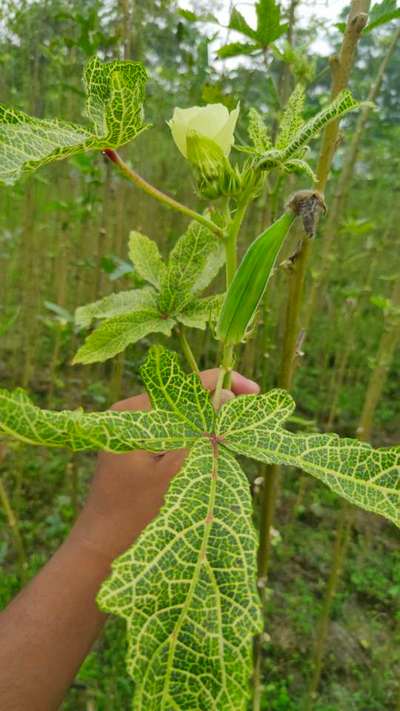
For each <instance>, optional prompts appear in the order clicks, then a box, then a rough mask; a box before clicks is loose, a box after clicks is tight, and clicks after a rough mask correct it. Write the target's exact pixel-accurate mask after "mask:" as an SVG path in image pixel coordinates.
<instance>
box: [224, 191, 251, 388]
mask: <svg viewBox="0 0 400 711" xmlns="http://www.w3.org/2000/svg"><path fill="white" fill-rule="evenodd" d="M248 205H249V195H247V194H246V195H245V196H244V197H243V199H242V200H241V201H240V202H239V204H238V206H237V209H236V212H235V216H234V217H233V219H232V220H231V222H230V225H229V227H228V231H227V235H226V237H225V273H226V289H227V290H228V289H229V287H230V285H231V283H232V281H233V277H234V276H235V273H236V269H237V238H238V235H239V232H240V228H241V226H242V222H243V219H244V216H245V214H246V210H247V208H248ZM233 356H234V349H233V346H228V345H225V344H223V353H222V364H221V369H223V371H224V377H223V387H225V388H227V389H230V387H231V379H232V378H231V374H232V368H233Z"/></svg>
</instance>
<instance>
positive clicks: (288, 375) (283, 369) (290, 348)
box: [253, 0, 370, 711]
mask: <svg viewBox="0 0 400 711" xmlns="http://www.w3.org/2000/svg"><path fill="white" fill-rule="evenodd" d="M369 5H370V2H369V0H352V2H351V7H350V13H349V16H348V20H347V26H346V31H345V34H344V37H343V43H342V47H341V50H340V53H339V56H338V57H335V58H334V60H333V61H332V91H331V98H332V99H334V98H335V97H336V96H337V95H338V94H339V92H340V91H341V90H342V89H344V88H345V87H346V86H347V83H348V80H349V76H350V71H351V68H352V64H353V60H354V55H355V51H356V47H357V43H358V40H359V38H360V36H361V32H362V30H363V28H364V27H365V24H366V22H367V19H368V14H367V13H368V9H369ZM338 131H339V121H333V122H332V123H330V124H328V126H327V127H326V128H325V130H324V133H323V139H322V146H321V151H320V156H319V161H318V168H317V181H316V188H317V189H318V190H320V191H321V192H324V190H325V187H326V183H327V180H328V175H329V171H330V168H331V164H332V159H333V155H334V152H335V149H336V145H337V137H338ZM310 252H311V240H309V239H308V238H305V237H303V240H302V243H301V246H300V249H299V251H298V253H297V254H296V261H295V264H294V270H293V272H292V275H291V279H290V285H289V294H288V303H287V309H286V321H285V330H284V341H283V351H282V360H281V366H280V371H279V386H280V387H283V388H285V389H288V390H289V389H290V387H291V384H292V379H293V374H294V369H295V359H296V348H297V341H298V336H299V333H300V329H299V317H300V309H301V305H302V302H303V295H304V281H305V273H306V267H307V262H308V258H309V255H310ZM261 473H262V476H263V479H264V485H263V488H262V498H261V503H260V547H259V552H258V581H259V585H261V588H260V590H261V601H262V604H263V606H264V605H265V587H266V584H267V580H268V570H269V563H270V553H271V542H270V539H271V533H270V532H271V527H272V525H273V521H274V514H275V509H276V501H277V495H278V489H279V478H280V466H279V465H276V464H274V465H271V466H265V465H264V466H263V468H262V470H261ZM261 657H262V643H261V639H260V638H259V637H258V638H256V642H255V659H254V668H255V675H256V677H257V674H258V676H259V677H260V674H261ZM260 683H261V680H260V678H258V679H257V678H255V682H254V687H255V692H254V693H255V695H256V694H257V697H258V699H259V698H260V693H259V692H256V690H257V685H258V686H259V685H260ZM253 711H260V701H259V700H258V704H257V705H253Z"/></svg>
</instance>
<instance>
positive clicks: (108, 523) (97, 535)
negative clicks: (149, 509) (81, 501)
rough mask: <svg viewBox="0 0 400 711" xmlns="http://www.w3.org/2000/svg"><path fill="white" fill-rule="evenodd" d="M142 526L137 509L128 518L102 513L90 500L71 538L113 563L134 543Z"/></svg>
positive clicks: (97, 556) (105, 561)
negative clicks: (95, 508) (136, 513)
mask: <svg viewBox="0 0 400 711" xmlns="http://www.w3.org/2000/svg"><path fill="white" fill-rule="evenodd" d="M139 518H140V517H139ZM142 527H143V526H142V525H141V524H140V521H138V520H137V517H136V516H135V513H134V512H132V515H131V516H130V517H129V519H128V520H127V519H126V517H123V516H114V515H113V514H112V513H107V514H103V513H99V512H98V511H96V510H93V507H92V506H91V505H90V504H86V505H85V506H84V508H83V509H82V511H81V513H80V514H79V516H78V518H77V519H76V522H75V524H74V526H73V528H72V529H71V532H70V534H69V537H68V540H69V541H70V542H71V543H72V544H74V545H78V546H79V547H81V548H83V549H85V550H86V551H87V552H88V553H90V554H92V555H93V556H94V557H95V558H98V559H99V561H103V562H104V563H105V564H108V565H110V564H111V563H112V561H113V560H114V559H115V558H116V557H118V556H119V555H121V553H123V552H124V551H125V550H127V548H129V546H130V545H132V543H133V542H134V540H135V539H136V538H137V536H138V535H139V533H140V531H141V529H142Z"/></svg>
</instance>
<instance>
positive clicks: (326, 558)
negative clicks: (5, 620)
mask: <svg viewBox="0 0 400 711" xmlns="http://www.w3.org/2000/svg"><path fill="white" fill-rule="evenodd" d="M198 5H199V7H200V9H201V10H202V11H207V10H215V5H216V3H214V2H213V3H208V2H207V1H206V0H204V1H202V2H200V3H198ZM302 6H303V3H302V2H300V4H299V6H298V8H297V15H298V16H299V17H300V18H301V16H302ZM315 14H316V17H315V21H311V22H308V23H306V25H305V23H301V25H300V26H299V27H298V28H296V27H295V31H294V45H295V47H297V48H298V49H299V50H300V59H301V60H302V61H300V60H299V61H298V62H297V63H296V62H292V64H291V66H290V72H289V74H288V81H289V83H290V84H292V85H293V84H294V81H295V79H296V78H297V79H303V80H306V81H307V82H308V83H309V88H308V103H307V111H308V112H309V113H310V114H312V113H313V112H315V111H316V110H317V109H318V108H319V106H320V99H321V96H324V95H326V94H327V92H328V91H329V71H328V68H327V65H328V63H327V58H326V57H325V58H321V57H317V56H315V57H313V56H307V54H306V50H305V48H306V47H308V46H309V45H310V42H311V40H313V39H315V38H318V39H322V40H324V42H325V43H326V44H327V45H330V46H331V48H332V51H333V49H334V48H335V47H336V46H337V45H338V44H339V43H340V39H341V36H340V33H339V31H338V30H337V29H336V28H335V27H334V26H333V25H332V26H329V27H327V26H326V25H325V24H324V25H323V26H322V25H321V23H320V22H318V15H317V9H315ZM338 19H339V18H338ZM301 28H302V29H301ZM216 32H218V30H217V29H216V28H215V26H210V25H203V24H192V23H190V22H188V21H186V20H185V19H184V18H183V17H181V16H179V15H178V14H177V4H176V3H175V2H174V1H170V2H168V1H163V0H146V1H145V2H144V1H141V2H139V1H136V0H131V2H124V1H121V2H117V0H113V2H105V1H102V0H85V3H81V2H78V1H77V0H41V1H40V2H36V1H33V2H26V1H25V0H21V2H17V3H15V2H8V0H3V3H2V6H1V9H0V100H1V101H2V102H4V103H8V104H12V105H14V106H17V107H19V108H21V109H22V110H25V111H27V112H28V113H31V114H33V115H36V116H46V117H51V116H61V117H63V118H65V119H69V120H79V119H80V118H81V111H82V109H83V103H84V96H83V89H82V85H81V75H82V68H83V65H84V64H85V62H86V61H87V59H88V58H89V57H91V56H92V55H93V54H96V53H99V55H100V56H103V57H106V58H109V59H111V58H115V57H125V58H134V59H141V60H143V61H144V62H145V64H146V66H147V67H148V68H149V72H150V77H151V80H150V83H149V86H148V92H147V103H146V118H147V119H148V120H149V121H150V122H151V123H152V124H153V129H152V130H151V131H148V132H146V133H145V134H144V135H143V136H142V137H140V138H139V139H138V141H136V142H135V143H134V145H132V146H131V147H128V148H125V149H124V150H123V155H124V157H126V158H128V159H130V160H131V161H132V162H133V164H134V165H135V168H136V169H137V170H138V171H139V172H140V173H142V174H143V175H144V176H145V177H147V178H148V179H150V180H151V181H152V182H153V183H154V184H155V185H159V186H162V187H163V189H165V190H166V191H167V192H169V193H170V194H171V195H174V196H176V197H177V198H178V199H179V200H181V201H182V202H186V203H188V204H190V203H192V204H193V201H194V198H193V183H192V177H191V175H190V172H189V170H188V166H187V165H186V163H185V161H184V160H183V159H181V158H180V156H179V155H178V153H177V151H176V148H175V145H174V144H173V142H172V140H171V138H170V135H169V131H168V129H167V127H166V125H165V122H166V120H167V119H168V118H169V117H170V116H171V114H172V110H173V107H174V106H182V107H185V106H190V105H194V104H198V103H204V102H213V101H223V102H224V103H226V104H227V105H228V106H229V107H230V108H231V107H232V106H233V105H235V104H236V101H237V100H238V99H239V98H240V101H241V119H240V123H239V128H238V137H239V140H240V139H242V140H244V139H245V126H246V120H245V119H246V114H247V111H248V109H249V107H250V106H256V107H257V108H258V109H259V110H260V111H262V112H263V113H265V114H266V117H267V121H268V122H269V124H270V125H271V126H272V128H273V127H274V126H275V125H276V121H277V120H278V118H279V111H280V104H279V98H278V91H279V86H280V82H281V81H282V76H283V75H284V74H283V72H284V71H286V70H284V69H283V67H285V66H287V65H284V64H283V63H282V62H279V61H278V60H277V59H274V58H273V56H272V55H271V56H267V57H263V58H251V59H246V60H239V61H235V62H232V61H231V62H228V63H223V62H221V61H220V60H218V59H216V57H215V45H214V43H213V42H212V41H211V40H212V37H213V35H214V34H215V33H216ZM392 32H393V26H392V25H389V26H384V27H383V28H380V29H379V30H378V31H376V32H374V33H371V34H370V35H368V36H367V37H365V38H364V39H363V42H362V44H361V47H360V50H359V54H358V59H357V65H356V69H355V71H354V73H353V79H352V83H351V88H352V90H353V93H354V94H355V96H357V98H366V95H367V93H368V89H369V86H370V83H371V79H372V77H373V76H374V74H375V73H376V70H377V67H378V64H379V61H380V60H381V58H382V55H383V52H384V49H385V46H386V45H387V41H388V38H389V37H390V36H391V33H392ZM222 33H223V37H224V40H225V39H226V30H223V31H222ZM399 73H400V47H399V46H398V47H397V49H396V51H395V53H394V56H393V58H392V61H391V63H390V65H389V68H388V70H387V72H386V75H385V79H384V82H383V87H382V90H381V92H380V95H379V98H378V100H377V104H378V107H379V111H377V112H373V113H372V114H371V116H370V119H369V121H368V124H367V128H366V131H365V134H364V138H363V142H362V149H361V153H360V155H359V158H358V162H357V166H356V170H355V176H354V179H353V182H352V186H351V190H350V192H349V194H348V195H347V196H346V200H345V207H344V210H343V214H342V215H341V216H340V219H339V220H338V230H337V234H336V237H335V244H334V249H333V253H332V257H331V263H330V266H329V281H328V284H327V286H326V288H324V289H323V290H321V295H320V299H319V300H318V301H319V303H318V309H317V313H316V315H315V318H314V319H313V322H312V327H311V330H310V333H309V334H308V335H307V338H306V340H305V342H304V344H303V345H302V346H301V348H300V350H302V351H304V354H303V355H302V358H301V364H300V367H299V369H298V373H297V377H296V381H295V387H294V390H293V395H294V397H295V399H296V401H297V403H298V406H299V412H300V414H301V415H302V416H303V417H304V418H306V419H307V420H309V421H310V422H311V426H315V427H318V428H321V429H324V427H325V426H326V423H327V421H328V419H329V415H330V409H331V404H332V402H333V401H334V400H336V402H337V412H336V417H335V429H336V430H337V431H338V432H340V433H341V434H349V435H354V432H355V430H356V426H357V420H358V417H359V414H360V411H361V408H362V405H363V397H364V393H365V389H366V384H367V382H368V378H369V376H370V373H371V371H372V369H373V367H374V362H375V360H374V359H375V356H376V351H377V347H378V343H379V339H380V337H381V334H382V329H383V320H384V319H383V317H384V314H385V309H387V299H388V298H389V296H390V293H391V290H392V288H393V283H394V281H395V280H396V279H398V276H399V270H400V251H399V245H400V241H399V233H398V224H399V218H400V208H399V204H398V193H399V189H400V182H399V159H398V151H397V146H398V140H399V137H400V128H399V119H400V115H399V114H400V103H399V93H400V84H399V80H398V77H399ZM355 121H356V117H350V118H349V119H346V131H345V135H344V142H343V145H341V146H340V148H339V151H338V155H337V157H336V160H335V164H334V171H333V175H332V179H331V182H330V185H329V192H328V195H327V202H328V205H329V202H330V198H331V197H332V195H333V194H334V191H335V185H336V184H337V177H338V175H339V172H340V166H341V163H342V161H343V157H344V155H345V151H346V147H347V145H348V142H349V140H350V138H351V135H352V130H353V129H354V124H355ZM314 150H315V152H316V151H317V145H316V146H315V148H314ZM396 153H397V155H396ZM311 162H312V161H311ZM296 187H309V184H308V183H307V179H304V178H299V179H297V178H296V179H294V178H291V179H290V180H289V181H288V182H287V184H286V186H285V190H284V193H283V195H282V199H283V198H284V197H285V196H287V195H288V194H289V193H290V192H291V191H292V190H293V189H295V188H296ZM199 206H201V203H200V202H199ZM270 217H271V213H270V210H269V207H268V205H267V204H266V202H265V196H264V197H263V198H262V199H260V200H259V202H258V204H257V206H256V208H255V209H254V210H253V211H252V213H251V214H250V216H249V218H248V220H247V222H246V229H245V237H244V239H243V241H242V245H241V248H242V249H244V248H245V246H246V244H248V242H249V240H250V239H252V237H253V236H254V235H255V234H257V232H258V231H259V230H260V228H261V227H262V226H264V225H265V224H266V222H267V221H268V219H270ZM184 226H185V220H184V219H183V218H182V219H181V218H180V217H177V216H176V214H175V213H172V212H168V211H167V210H165V209H164V208H163V207H160V206H159V205H158V204H154V203H153V202H152V201H151V198H147V197H146V196H144V195H142V194H140V193H139V192H137V191H135V189H133V188H132V187H131V186H129V185H128V184H125V183H123V182H122V181H121V179H120V177H119V176H118V175H116V174H115V173H114V172H113V171H112V167H110V165H109V164H106V162H105V161H104V160H103V158H102V157H101V155H98V156H97V157H96V156H93V155H88V156H87V157H86V156H80V157H76V158H74V159H72V160H71V161H69V162H63V163H60V164H54V165H52V166H50V167H48V168H45V169H43V170H41V171H39V172H38V173H36V174H35V175H34V176H33V177H31V178H30V179H29V181H27V182H25V183H24V184H18V185H16V186H15V187H14V188H12V189H11V188H8V189H4V188H3V189H2V190H1V191H0V333H2V336H1V340H0V381H1V384H2V385H5V386H7V387H11V386H15V385H20V384H23V385H24V386H25V387H27V388H29V390H30V391H31V392H32V393H34V394H35V396H36V400H37V401H39V402H41V403H42V404H44V405H50V406H51V407H54V408H58V407H68V408H71V407H75V406H77V405H84V406H85V407H86V408H88V409H90V408H102V407H103V408H106V407H107V406H109V405H110V404H111V402H112V401H114V400H115V399H118V398H119V397H121V396H127V395H128V394H131V393H132V392H135V391H138V390H140V382H139V381H138V368H139V365H140V363H141V361H142V359H143V356H144V353H145V350H146V348H147V346H148V344H149V343H150V339H148V342H146V341H145V342H143V343H142V344H141V345H140V346H135V347H132V348H131V349H128V351H127V353H126V354H125V356H124V358H122V357H120V358H117V359H116V360H115V362H114V363H112V364H111V363H106V364H104V365H94V366H84V367H80V366H74V367H72V366H71V359H72V356H73V354H74V352H75V351H76V349H77V347H78V345H79V344H80V343H81V342H82V334H81V333H79V332H77V331H76V329H75V328H74V323H73V313H74V310H75V308H76V307H77V306H78V305H81V304H84V303H86V302H88V301H92V300H94V299H96V298H98V297H100V296H103V295H105V294H106V293H111V292H112V291H113V290H114V289H115V290H117V289H118V290H119V289H121V288H126V287H129V285H130V284H132V283H137V277H136V275H135V274H134V273H133V272H132V269H131V266H130V264H129V262H128V261H127V235H128V232H129V230H130V229H132V228H134V229H138V230H140V231H142V232H144V233H145V234H149V236H151V237H152V238H155V239H156V240H157V242H158V243H159V245H160V248H161V250H162V251H163V253H164V254H166V253H167V252H168V249H169V247H170V246H171V245H172V244H174V241H175V239H176V237H177V236H178V235H179V234H180V233H181V232H182V230H183V228H184ZM322 229H323V226H322ZM320 244H321V242H318V241H317V243H316V245H315V249H314V253H313V258H312V264H311V276H312V275H314V276H315V274H316V273H317V272H318V269H319V267H320V263H319V254H320ZM291 248H293V245H289V246H288V248H287V249H288V254H289V253H290V251H289V250H290V249H291ZM285 287H286V274H285V272H284V270H280V271H279V273H278V274H277V276H276V278H275V279H274V281H273V283H272V285H271V287H270V291H269V299H268V302H267V307H266V308H265V310H264V311H263V314H262V316H261V317H260V320H263V321H264V322H265V324H264V325H265V327H264V328H261V327H260V328H259V329H258V332H257V337H256V338H253V339H252V340H250V341H249V342H248V343H247V344H245V345H244V346H243V348H242V354H241V361H240V362H241V365H240V368H241V369H242V370H243V371H244V372H245V373H246V374H247V375H249V376H252V377H254V378H256V379H259V380H262V381H263V385H264V387H265V389H268V388H269V387H271V386H273V385H274V384H275V382H276V375H277V367H278V361H279V353H280V344H281V339H282V314H283V313H284V308H285ZM260 326H261V324H260ZM157 340H160V339H158V338H157ZM193 344H194V350H195V353H196V355H197V356H198V358H199V362H200V364H201V365H202V366H207V367H210V365H213V364H214V363H216V362H217V351H216V346H215V342H214V341H213V339H212V336H211V335H210V334H208V333H206V334H204V333H201V332H196V333H195V334H194V336H193ZM344 353H346V359H345V362H344V364H343V360H344V358H343V354H344ZM399 368H400V352H399V350H397V352H396V355H395V358H394V361H393V363H392V365H391V369H390V373H389V377H388V379H387V385H386V387H385V392H384V396H383V398H382V400H381V402H380V404H379V408H378V411H377V415H376V419H375V427H374V437H373V439H374V443H375V444H377V445H381V446H382V445H383V446H385V445H389V444H392V443H394V442H396V441H397V442H398V441H399V439H400V437H399V435H400V402H399ZM341 369H342V370H341ZM341 373H342V375H343V378H342V382H341V376H340V374H341ZM93 464H94V460H93V457H90V456H83V455H79V456H75V457H73V458H72V457H71V456H70V455H68V454H64V453H59V452H47V451H44V450H41V449H38V450H32V449H30V448H25V447H24V446H23V445H18V444H15V445H12V446H10V448H9V451H8V453H7V457H6V458H5V459H4V461H3V463H2V464H1V465H0V467H1V475H2V478H3V482H4V485H5V487H6V490H7V491H8V494H9V496H10V500H11V503H12V506H13V508H14V510H15V512H16V514H17V516H18V520H19V525H20V530H21V534H22V537H23V542H24V546H25V548H26V551H27V555H28V558H29V571H28V577H30V576H32V575H33V574H34V573H35V571H36V570H38V569H39V568H40V567H41V565H43V563H44V562H45V561H46V560H47V559H48V557H49V555H50V554H51V552H52V551H53V550H55V548H56V547H57V546H58V545H59V544H60V543H61V541H62V540H63V538H64V537H65V535H66V533H67V532H68V529H69V527H70V525H71V523H72V521H73V519H74V516H75V514H76V511H77V510H78V509H79V506H80V503H81V501H82V499H83V497H84V496H85V492H86V486H87V482H88V480H89V479H90V476H91V472H92V471H93ZM248 473H249V477H250V478H251V479H254V477H256V476H257V472H256V470H255V468H254V469H252V468H251V467H248ZM338 509H339V502H338V499H337V498H336V497H335V496H334V495H333V494H331V493H329V492H328V491H326V490H325V489H323V487H322V486H320V485H319V484H318V483H317V482H311V481H310V482H308V481H307V485H306V482H305V480H304V478H303V477H302V476H301V475H300V474H299V473H298V472H295V471H292V472H288V473H287V475H286V477H285V485H284V487H283V489H282V494H281V498H280V504H279V515H278V521H277V529H278V531H277V534H276V537H275V547H274V561H273V564H272V572H271V578H270V583H269V585H270V588H271V594H270V597H269V603H268V612H267V614H268V619H269V634H270V640H269V641H267V642H266V645H265V652H266V654H265V674H266V678H267V682H266V687H265V704H264V708H265V711H296V709H298V704H297V701H296V699H298V698H300V696H301V694H302V693H303V691H304V689H305V686H306V682H307V678H308V674H309V672H310V668H309V663H308V661H307V660H308V656H309V653H310V649H311V642H312V637H313V632H314V629H315V623H316V620H317V618H318V613H319V611H320V605H321V596H322V593H323V589H324V584H325V580H326V577H327V574H328V571H329V565H330V557H331V548H332V540H333V535H334V529H335V524H336V517H337V512H338ZM0 524H1V528H2V536H1V539H0V564H1V567H2V573H1V575H0V607H2V606H3V605H5V604H6V603H7V601H8V600H9V599H10V597H11V596H12V595H14V594H15V593H16V592H17V590H18V589H19V587H20V584H21V581H20V577H19V572H18V565H17V560H16V555H15V551H14V546H13V540H12V536H11V535H10V532H9V531H8V530H7V527H6V520H5V517H4V515H3V512H0ZM3 532H4V535H3ZM399 599H400V552H399V534H398V531H397V530H394V528H393V526H391V525H390V524H389V523H385V522H384V520H383V519H379V518H378V517H375V516H372V515H368V514H366V513H363V512H360V513H358V515H357V519H356V524H355V526H354V529H353V532H352V538H351V543H350V552H349V556H348V558H347V560H346V563H345V569H344V574H343V581H342V585H341V588H340V591H339V594H338V595H337V597H336V600H335V607H334V619H333V622H332V625H331V629H330V635H329V645H328V651H327V660H326V667H325V673H324V675H323V678H322V685H321V694H320V696H319V700H318V701H317V703H316V705H315V710H316V711H336V710H337V711H342V710H345V709H346V711H347V709H349V710H350V709H355V710H357V711H383V710H385V709H387V710H391V709H392V710H396V709H398V706H396V701H395V698H396V694H398V689H397V682H398V677H399V665H400V651H399V642H400V613H399ZM124 652H125V646H124V630H123V625H122V624H120V623H118V622H116V621H114V620H111V621H110V622H109V623H108V626H107V629H106V632H105V634H104V635H103V637H102V639H101V640H100V641H99V643H98V644H97V645H96V648H95V649H94V650H93V652H92V653H91V654H90V655H89V657H88V658H87V660H86V662H85V664H84V665H83V667H82V669H81V671H80V673H79V676H78V678H77V680H76V683H75V684H74V686H73V688H72V689H71V690H70V692H69V694H68V697H67V699H66V701H65V704H64V706H63V709H64V711H84V710H85V711H106V710H107V711H108V710H110V711H111V709H112V710H113V711H125V709H128V708H129V707H130V697H131V689H130V683H129V680H128V679H127V677H126V673H125V669H124Z"/></svg>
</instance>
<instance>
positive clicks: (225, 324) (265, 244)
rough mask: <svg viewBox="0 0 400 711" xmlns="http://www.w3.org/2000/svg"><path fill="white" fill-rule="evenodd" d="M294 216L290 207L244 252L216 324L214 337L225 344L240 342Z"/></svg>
mask: <svg viewBox="0 0 400 711" xmlns="http://www.w3.org/2000/svg"><path fill="white" fill-rule="evenodd" d="M295 218H296V214H295V212H293V211H292V210H291V209H290V208H289V209H288V211H287V212H284V213H283V215H282V216H281V217H280V218H279V219H278V220H276V221H275V222H274V223H273V224H272V225H271V226H270V227H268V229H267V230H265V232H263V233H262V234H261V235H259V237H257V239H256V240H255V241H254V242H253V243H252V244H251V245H250V247H249V248H248V250H247V252H246V253H245V255H244V257H243V259H242V261H241V263H240V266H239V268H238V270H237V272H236V274H235V276H234V278H233V280H232V283H231V285H230V287H229V289H228V291H227V292H226V295H225V299H224V303H223V305H222V309H221V314H220V317H219V321H218V324H217V336H218V338H220V339H221V340H222V341H223V342H224V344H225V345H235V344H236V343H240V341H241V340H242V338H243V337H244V336H245V334H246V331H247V329H248V327H249V324H250V323H251V321H252V319H253V317H254V315H255V313H256V310H257V307H258V305H259V303H260V301H261V299H262V297H263V294H264V291H265V289H266V287H267V284H268V281H269V278H270V276H271V272H272V269H273V267H274V264H275V261H276V258H277V256H278V253H279V250H280V248H281V247H282V244H283V242H284V240H285V238H286V235H287V233H288V232H289V228H290V226H291V225H292V223H293V222H294V220H295Z"/></svg>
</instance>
